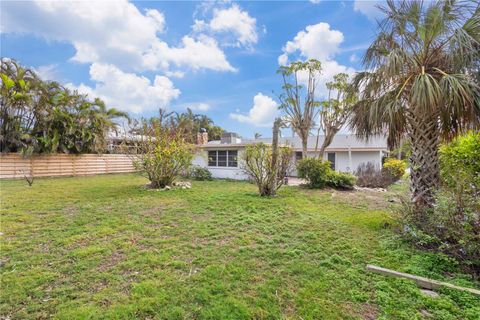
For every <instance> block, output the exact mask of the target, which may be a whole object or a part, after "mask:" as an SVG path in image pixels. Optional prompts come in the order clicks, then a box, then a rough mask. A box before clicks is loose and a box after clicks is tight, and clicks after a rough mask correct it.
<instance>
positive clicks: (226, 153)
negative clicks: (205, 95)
mask: <svg viewBox="0 0 480 320" xmlns="http://www.w3.org/2000/svg"><path fill="white" fill-rule="evenodd" d="M260 142H263V143H267V144H269V143H271V142H272V139H271V138H258V139H242V138H240V137H239V136H238V135H237V134H235V133H231V132H228V133H224V134H222V137H221V139H220V140H213V141H208V133H207V132H199V133H198V139H197V147H198V151H197V153H196V155H195V157H194V159H193V162H192V164H193V165H194V166H199V167H203V168H206V169H208V170H209V171H210V172H211V173H212V176H213V177H214V178H224V179H236V180H245V179H247V174H246V173H245V172H244V171H243V170H242V165H241V159H242V154H243V152H244V150H245V147H246V146H248V145H251V144H255V143H260ZM322 142H323V136H319V137H318V142H317V137H316V136H311V137H309V139H308V156H309V157H314V156H317V157H318V151H317V152H315V150H316V147H315V146H317V145H318V146H320V145H321V144H322ZM279 143H280V144H283V145H289V146H291V147H292V149H293V151H294V158H295V159H293V165H292V169H291V171H290V175H291V176H297V172H296V162H297V161H299V160H300V159H302V144H301V140H300V138H299V137H297V136H295V137H280V138H279ZM387 152H388V148H387V141H386V139H385V138H384V137H380V136H377V137H373V138H370V139H369V140H362V139H358V138H357V137H356V136H355V135H352V134H339V135H336V136H335V138H334V139H333V141H332V143H331V144H330V146H329V147H328V148H327V149H326V150H325V152H324V154H323V158H324V159H325V160H328V161H330V163H331V166H332V168H333V169H335V170H337V171H341V172H354V171H355V170H356V169H357V168H358V166H360V165H361V164H366V163H372V164H373V165H374V166H375V167H377V168H378V169H380V168H381V167H382V159H383V157H384V156H385V155H386V154H387Z"/></svg>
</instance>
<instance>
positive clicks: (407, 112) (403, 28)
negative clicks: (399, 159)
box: [351, 0, 480, 221]
mask: <svg viewBox="0 0 480 320" xmlns="http://www.w3.org/2000/svg"><path fill="white" fill-rule="evenodd" d="M381 10H382V11H383V12H384V13H385V14H386V18H385V19H384V20H383V21H382V22H381V23H379V29H380V31H379V33H378V35H377V38H376V39H375V40H374V42H373V43H372V44H371V46H370V47H369V48H368V50H367V52H366V54H365V56H364V60H363V63H364V66H365V68H366V70H368V71H365V72H361V73H359V74H357V75H356V77H355V79H354V83H355V86H356V88H357V89H359V91H360V100H359V102H358V103H357V104H356V105H355V107H354V111H353V116H352V119H351V125H352V127H353V128H354V129H355V130H356V132H357V134H358V135H360V136H363V137H366V138H368V137H370V136H372V135H375V134H384V133H385V132H386V133H387V135H388V142H389V144H390V145H391V146H394V145H396V144H397V143H398V141H399V140H400V139H401V137H403V136H404V135H406V136H407V137H408V139H409V141H410V143H411V147H412V155H411V158H410V166H411V192H412V202H413V205H414V208H415V209H416V212H417V213H418V214H419V215H418V217H419V218H421V217H422V215H421V212H423V211H424V209H426V208H429V207H431V206H432V205H433V204H434V197H433V196H434V194H433V192H434V190H435V188H436V187H437V186H438V184H439V160H438V153H437V152H438V147H439V143H440V142H441V140H442V139H450V138H451V137H453V136H455V135H456V134H458V133H459V132H462V131H464V130H465V129H466V128H468V127H472V126H478V124H479V122H480V121H479V120H480V96H479V86H478V83H476V82H475V80H474V76H472V74H476V73H478V69H476V70H475V65H477V66H478V61H479V60H478V59H479V50H478V48H479V43H480V11H479V5H478V2H475V1H453V0H443V1H431V2H422V1H406V0H404V1H400V2H394V1H392V0H389V1H388V2H387V4H386V6H384V7H381ZM420 221H421V220H420Z"/></svg>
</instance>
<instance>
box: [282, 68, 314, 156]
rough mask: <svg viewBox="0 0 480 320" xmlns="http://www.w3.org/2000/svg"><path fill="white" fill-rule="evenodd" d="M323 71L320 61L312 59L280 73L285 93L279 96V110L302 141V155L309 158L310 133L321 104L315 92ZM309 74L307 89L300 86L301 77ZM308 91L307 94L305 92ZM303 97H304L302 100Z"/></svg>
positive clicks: (284, 69)
mask: <svg viewBox="0 0 480 320" xmlns="http://www.w3.org/2000/svg"><path fill="white" fill-rule="evenodd" d="M321 71H322V64H321V63H320V61H318V60H315V59H310V60H308V61H306V62H301V61H296V62H292V63H291V64H290V65H287V66H282V67H280V69H279V70H278V73H280V74H281V75H282V79H283V86H282V89H283V93H282V94H281V95H280V96H279V99H280V102H281V104H280V107H279V109H280V110H282V111H283V113H284V115H285V116H284V121H285V122H286V123H287V124H289V125H290V126H291V127H292V129H293V130H294V131H295V133H296V134H298V136H299V137H300V139H301V140H302V155H303V158H306V157H307V141H308V136H309V135H310V131H311V130H312V129H313V127H314V126H315V118H316V117H317V115H318V112H319V108H318V107H319V106H320V102H318V101H317V100H316V98H315V90H316V86H317V82H318V80H319V77H320V74H321ZM303 74H307V77H308V80H307V85H306V88H305V86H303V85H301V84H299V83H300V81H299V76H303ZM305 90H306V92H304V91H305ZM302 96H304V97H303V98H302Z"/></svg>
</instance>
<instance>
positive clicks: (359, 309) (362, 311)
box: [344, 302, 379, 320]
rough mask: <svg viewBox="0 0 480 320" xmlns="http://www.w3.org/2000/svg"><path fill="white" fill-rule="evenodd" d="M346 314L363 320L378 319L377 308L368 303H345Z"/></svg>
mask: <svg viewBox="0 0 480 320" xmlns="http://www.w3.org/2000/svg"><path fill="white" fill-rule="evenodd" d="M344 308H345V310H346V311H347V312H348V314H350V315H352V316H354V317H360V318H362V319H365V320H375V319H377V318H378V314H379V310H378V307H377V306H375V305H373V304H370V303H351V302H347V303H346V304H345V305H344Z"/></svg>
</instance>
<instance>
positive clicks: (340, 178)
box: [327, 170, 357, 190]
mask: <svg viewBox="0 0 480 320" xmlns="http://www.w3.org/2000/svg"><path fill="white" fill-rule="evenodd" d="M356 181H357V178H356V177H355V176H354V175H352V174H350V173H348V172H337V171H335V170H331V172H330V173H329V174H328V181H327V185H328V186H329V187H332V188H335V189H339V190H352V189H353V186H355V183H356Z"/></svg>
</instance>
